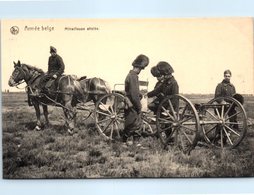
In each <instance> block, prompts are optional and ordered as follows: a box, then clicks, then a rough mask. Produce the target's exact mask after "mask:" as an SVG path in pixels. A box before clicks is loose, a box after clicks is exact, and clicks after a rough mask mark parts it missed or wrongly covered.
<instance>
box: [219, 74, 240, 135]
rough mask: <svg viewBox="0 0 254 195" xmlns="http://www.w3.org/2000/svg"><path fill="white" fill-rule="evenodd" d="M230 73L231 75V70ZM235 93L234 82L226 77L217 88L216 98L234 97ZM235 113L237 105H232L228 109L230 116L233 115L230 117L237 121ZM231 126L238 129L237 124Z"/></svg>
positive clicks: (232, 120)
mask: <svg viewBox="0 0 254 195" xmlns="http://www.w3.org/2000/svg"><path fill="white" fill-rule="evenodd" d="M226 71H229V70H226ZM226 71H225V72H226ZM225 72H224V75H225ZM229 73H230V75H231V72H230V71H229ZM235 94H236V90H235V86H234V85H233V84H232V83H230V81H227V80H226V79H224V80H223V81H222V82H221V83H219V84H218V85H217V87H216V89H215V98H216V97H233V96H234V95H235ZM219 103H220V102H219ZM218 110H219V112H222V110H221V109H218ZM225 112H226V111H225ZM235 114H236V110H235V107H231V109H230V110H229V111H228V116H229V117H230V116H233V117H230V119H229V121H230V122H237V115H235ZM231 127H232V128H236V129H238V125H237V124H234V125H231ZM216 131H217V132H219V128H217V130H216Z"/></svg>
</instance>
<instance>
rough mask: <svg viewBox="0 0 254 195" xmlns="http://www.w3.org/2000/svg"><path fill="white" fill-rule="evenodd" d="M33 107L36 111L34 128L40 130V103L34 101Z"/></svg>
mask: <svg viewBox="0 0 254 195" xmlns="http://www.w3.org/2000/svg"><path fill="white" fill-rule="evenodd" d="M34 108H35V112H36V117H37V122H36V126H35V128H34V130H37V131H40V130H41V111H40V105H39V103H38V102H36V103H34Z"/></svg>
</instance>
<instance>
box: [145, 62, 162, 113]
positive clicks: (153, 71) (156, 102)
mask: <svg viewBox="0 0 254 195" xmlns="http://www.w3.org/2000/svg"><path fill="white" fill-rule="evenodd" d="M151 74H152V75H153V76H154V77H156V78H157V80H158V81H157V83H156V84H155V86H154V89H153V90H152V91H150V92H148V93H147V97H148V98H151V97H156V98H155V99H154V100H153V101H152V102H151V103H149V104H148V108H149V109H150V110H151V111H153V112H154V114H156V111H157V107H158V105H159V103H160V101H159V98H160V97H161V96H162V94H161V93H160V92H158V90H160V87H161V85H162V83H163V78H164V76H163V75H161V74H160V72H159V70H158V68H157V66H154V67H152V68H151Z"/></svg>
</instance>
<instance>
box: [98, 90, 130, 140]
mask: <svg viewBox="0 0 254 195" xmlns="http://www.w3.org/2000/svg"><path fill="white" fill-rule="evenodd" d="M124 106H125V102H124V96H123V95H120V94H117V93H111V94H106V95H104V96H103V97H101V98H100V99H99V100H98V102H97V103H96V106H95V124H96V127H97V129H98V131H99V133H100V134H102V135H103V136H104V138H106V139H107V140H119V139H120V138H121V134H122V131H123V129H124Z"/></svg>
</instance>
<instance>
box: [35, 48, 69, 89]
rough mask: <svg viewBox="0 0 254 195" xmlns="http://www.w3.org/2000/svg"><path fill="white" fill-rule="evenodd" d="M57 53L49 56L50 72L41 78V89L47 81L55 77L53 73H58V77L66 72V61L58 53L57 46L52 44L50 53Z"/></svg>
mask: <svg viewBox="0 0 254 195" xmlns="http://www.w3.org/2000/svg"><path fill="white" fill-rule="evenodd" d="M52 52H53V53H55V55H52V56H50V57H49V60H48V72H47V74H45V76H44V77H42V78H41V81H40V83H39V86H38V88H39V90H40V89H42V88H44V87H45V85H46V83H47V82H48V81H49V80H50V79H52V78H53V75H56V76H57V77H59V76H61V75H62V74H63V73H64V68H65V65H64V62H63V59H62V58H61V56H59V55H58V54H56V52H57V50H56V48H54V47H52V46H50V53H52Z"/></svg>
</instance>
